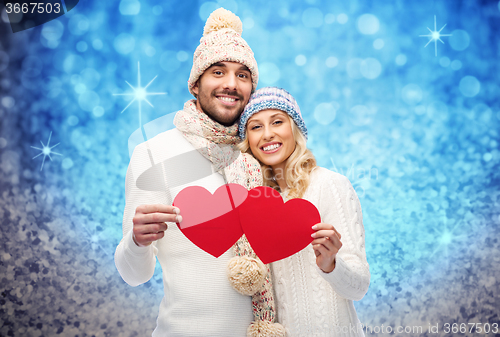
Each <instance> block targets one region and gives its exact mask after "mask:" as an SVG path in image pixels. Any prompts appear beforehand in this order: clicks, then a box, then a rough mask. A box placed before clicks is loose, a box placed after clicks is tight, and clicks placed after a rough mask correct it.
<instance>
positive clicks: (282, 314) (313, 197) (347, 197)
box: [238, 87, 370, 337]
mask: <svg viewBox="0 0 500 337" xmlns="http://www.w3.org/2000/svg"><path fill="white" fill-rule="evenodd" d="M238 132H239V135H240V138H242V140H243V141H242V143H240V144H239V147H240V149H241V150H242V152H247V153H251V154H252V155H253V156H254V157H255V158H256V159H258V160H259V162H260V163H261V165H262V171H263V178H264V184H265V185H267V186H270V187H272V188H274V189H276V190H278V191H279V192H280V193H281V195H282V196H283V198H284V199H285V200H289V199H292V198H303V199H306V200H308V201H310V202H311V203H313V204H314V205H315V206H316V207H317V209H318V210H319V213H320V215H321V221H322V222H321V223H318V224H316V225H314V226H313V229H314V230H316V232H315V233H314V234H312V236H313V238H314V240H313V242H312V244H311V245H310V246H308V247H306V248H305V249H303V250H302V251H300V252H298V253H296V254H294V255H292V256H290V257H288V258H286V259H283V260H280V261H277V262H274V263H272V274H273V279H274V286H275V291H276V301H277V308H278V310H277V311H278V321H279V323H281V324H283V325H284V327H285V329H286V332H287V337H295V336H304V337H305V336H307V337H312V336H363V335H364V334H363V330H362V325H361V323H360V322H359V320H358V317H357V315H356V310H355V308H354V305H353V300H356V301H358V300H360V299H361V298H363V296H364V295H365V293H366V292H367V290H368V285H369V283H370V272H369V268H368V262H367V260H366V254H365V242H364V241H365V240H364V229H363V222H362V214H361V206H360V203H359V200H358V197H357V195H356V192H355V191H354V189H353V187H352V186H351V184H350V182H349V180H348V179H347V178H346V177H344V176H342V175H340V174H338V173H335V172H332V171H330V170H327V169H325V168H322V167H318V166H316V160H315V159H314V156H313V155H312V153H311V152H310V151H309V150H308V149H307V148H306V140H307V128H306V126H305V124H304V120H303V119H302V116H301V114H300V109H299V107H298V105H297V103H296V101H295V99H294V98H293V97H292V96H291V95H290V94H289V93H288V92H287V91H285V90H283V89H280V88H274V87H268V88H262V89H259V90H257V91H256V92H255V93H254V94H253V95H252V96H251V97H250V101H249V102H248V105H247V106H246V108H245V110H244V112H243V113H242V115H241V118H240V124H239V129H238Z"/></svg>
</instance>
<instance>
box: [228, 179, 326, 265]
mask: <svg viewBox="0 0 500 337" xmlns="http://www.w3.org/2000/svg"><path fill="white" fill-rule="evenodd" d="M238 213H239V215H240V221H241V227H242V228H243V232H244V233H245V235H246V237H247V238H248V241H249V242H250V245H251V246H252V248H253V250H254V251H255V253H256V254H257V256H258V257H259V258H260V259H261V260H262V262H263V263H266V264H267V263H271V262H274V261H278V260H281V259H284V258H286V257H288V256H291V255H293V254H295V253H297V252H299V251H301V250H302V249H304V248H305V247H306V246H307V245H308V244H310V243H311V242H312V241H313V238H312V237H311V234H312V233H314V232H315V231H314V230H313V229H312V228H311V227H312V226H313V225H315V224H317V223H319V222H321V216H320V214H319V212H318V210H317V209H316V206H314V205H313V204H312V203H310V202H309V201H307V200H304V199H292V200H289V201H287V202H286V203H283V199H282V198H281V196H280V195H279V193H278V192H277V191H276V190H274V189H272V188H270V187H264V186H261V187H256V188H254V189H251V190H250V191H249V192H248V196H247V198H246V200H245V202H244V203H243V204H242V205H240V207H238Z"/></svg>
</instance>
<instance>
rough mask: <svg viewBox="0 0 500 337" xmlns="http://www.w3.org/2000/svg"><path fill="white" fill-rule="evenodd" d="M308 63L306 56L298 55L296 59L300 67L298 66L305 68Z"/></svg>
mask: <svg viewBox="0 0 500 337" xmlns="http://www.w3.org/2000/svg"><path fill="white" fill-rule="evenodd" d="M306 63H307V58H306V57H305V56H304V55H302V54H301V55H297V57H296V58H295V64H296V65H298V66H300V67H301V66H303V65H305V64H306Z"/></svg>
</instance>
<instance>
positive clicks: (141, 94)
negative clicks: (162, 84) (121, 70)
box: [113, 62, 166, 130]
mask: <svg viewBox="0 0 500 337" xmlns="http://www.w3.org/2000/svg"><path fill="white" fill-rule="evenodd" d="M157 77H158V75H156V76H155V77H154V78H153V79H152V80H151V81H150V82H149V83H148V84H147V85H146V86H145V87H141V64H140V62H137V88H134V87H133V86H132V85H131V84H130V83H128V82H127V81H125V83H127V84H128V85H129V86H130V87H131V88H132V90H133V92H131V93H125V94H113V96H132V97H133V99H132V101H130V103H129V104H128V105H127V106H126V107H125V109H123V111H122V112H121V113H123V112H124V111H125V110H127V108H128V107H129V106H130V105H132V103H134V102H135V101H138V102H139V128H140V129H141V130H142V105H141V102H142V101H146V103H148V104H149V105H151V107H153V108H154V106H153V104H151V102H150V101H148V99H147V96H153V95H165V94H166V93H165V92H147V90H146V89H147V88H148V87H149V86H150V85H151V83H153V81H154V80H155V79H156V78H157Z"/></svg>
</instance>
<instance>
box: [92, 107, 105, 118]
mask: <svg viewBox="0 0 500 337" xmlns="http://www.w3.org/2000/svg"><path fill="white" fill-rule="evenodd" d="M92 114H93V115H94V116H96V117H102V115H104V108H103V107H102V106H96V107H95V108H94V109H92Z"/></svg>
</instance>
